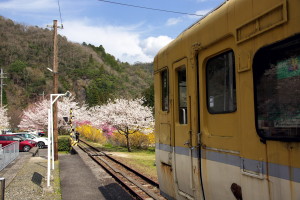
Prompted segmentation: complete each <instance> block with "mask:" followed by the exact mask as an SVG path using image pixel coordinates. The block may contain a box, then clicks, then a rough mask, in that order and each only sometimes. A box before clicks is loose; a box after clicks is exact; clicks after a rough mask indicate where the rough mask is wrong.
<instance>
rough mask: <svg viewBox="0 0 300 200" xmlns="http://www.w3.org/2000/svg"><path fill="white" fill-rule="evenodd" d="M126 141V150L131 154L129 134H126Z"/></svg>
mask: <svg viewBox="0 0 300 200" xmlns="http://www.w3.org/2000/svg"><path fill="white" fill-rule="evenodd" d="M125 136H126V141H127V150H128V152H131V148H130V143H129V134H126V135H125Z"/></svg>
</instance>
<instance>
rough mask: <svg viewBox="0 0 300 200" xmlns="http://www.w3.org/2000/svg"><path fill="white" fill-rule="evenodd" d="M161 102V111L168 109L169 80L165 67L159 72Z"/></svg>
mask: <svg viewBox="0 0 300 200" xmlns="http://www.w3.org/2000/svg"><path fill="white" fill-rule="evenodd" d="M161 104H162V110H163V111H168V110H169V80H168V70H166V69H165V70H163V71H162V72H161Z"/></svg>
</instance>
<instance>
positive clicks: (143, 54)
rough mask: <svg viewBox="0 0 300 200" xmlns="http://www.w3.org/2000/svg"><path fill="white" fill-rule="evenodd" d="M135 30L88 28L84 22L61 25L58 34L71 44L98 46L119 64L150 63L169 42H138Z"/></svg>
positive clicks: (155, 39)
mask: <svg viewBox="0 0 300 200" xmlns="http://www.w3.org/2000/svg"><path fill="white" fill-rule="evenodd" d="M137 28H138V27H135V26H127V27H126V26H111V25H97V26H94V25H93V26H92V25H89V21H88V20H82V21H65V22H64V29H63V30H60V31H59V33H60V34H61V35H65V36H66V37H67V38H68V39H69V40H70V41H73V42H78V43H82V42H86V43H87V44H93V45H95V46H99V45H102V46H103V47H104V48H105V50H106V52H107V53H110V54H112V55H113V56H115V57H116V58H117V59H119V60H120V61H122V62H129V63H135V62H152V61H153V57H154V55H155V54H156V53H157V52H158V50H159V49H160V48H161V47H163V46H164V45H165V44H166V43H168V42H170V41H171V38H168V37H166V36H159V37H149V38H147V39H145V40H143V39H141V35H140V33H139V32H138V31H137Z"/></svg>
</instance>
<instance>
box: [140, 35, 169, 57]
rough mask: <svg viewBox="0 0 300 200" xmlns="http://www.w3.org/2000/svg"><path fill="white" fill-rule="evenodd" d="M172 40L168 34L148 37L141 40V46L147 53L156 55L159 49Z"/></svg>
mask: <svg viewBox="0 0 300 200" xmlns="http://www.w3.org/2000/svg"><path fill="white" fill-rule="evenodd" d="M171 41H172V38H170V37H168V36H158V37H148V38H146V39H145V40H143V41H141V43H140V44H141V47H142V50H143V52H144V53H145V54H147V55H149V56H151V57H154V56H155V55H156V54H157V53H158V51H159V49H161V48H162V47H163V46H165V45H167V44H168V43H170V42H171Z"/></svg>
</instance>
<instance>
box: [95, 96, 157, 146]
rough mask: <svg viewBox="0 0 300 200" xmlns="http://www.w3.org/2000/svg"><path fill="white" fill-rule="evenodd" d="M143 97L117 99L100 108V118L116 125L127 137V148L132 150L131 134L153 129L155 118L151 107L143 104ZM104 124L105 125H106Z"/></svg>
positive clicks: (106, 122)
mask: <svg viewBox="0 0 300 200" xmlns="http://www.w3.org/2000/svg"><path fill="white" fill-rule="evenodd" d="M142 104H143V100H142V99H135V100H126V99H116V100H114V101H111V102H109V103H108V104H106V105H103V106H101V107H100V108H99V111H100V112H99V116H98V119H99V120H100V121H101V122H105V124H108V125H111V126H112V127H114V128H115V129H116V130H117V131H118V133H119V134H121V135H124V136H125V137H126V142H127V150H128V152H130V151H131V148H130V141H129V135H130V134H133V133H135V132H137V131H143V130H146V129H148V130H149V128H152V129H153V125H154V119H153V115H152V112H151V109H150V108H149V107H147V106H143V105H142ZM105 124H103V125H105Z"/></svg>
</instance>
